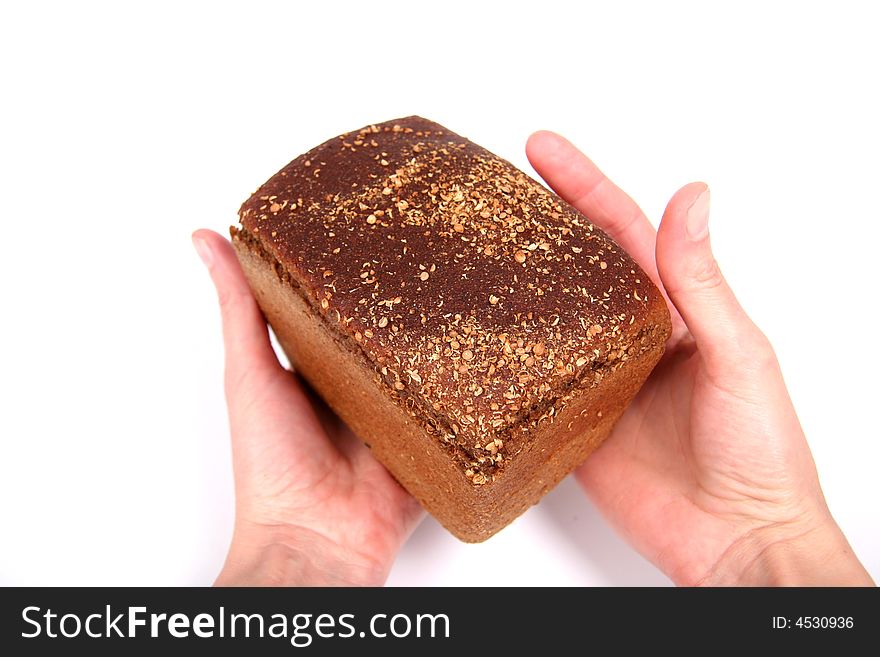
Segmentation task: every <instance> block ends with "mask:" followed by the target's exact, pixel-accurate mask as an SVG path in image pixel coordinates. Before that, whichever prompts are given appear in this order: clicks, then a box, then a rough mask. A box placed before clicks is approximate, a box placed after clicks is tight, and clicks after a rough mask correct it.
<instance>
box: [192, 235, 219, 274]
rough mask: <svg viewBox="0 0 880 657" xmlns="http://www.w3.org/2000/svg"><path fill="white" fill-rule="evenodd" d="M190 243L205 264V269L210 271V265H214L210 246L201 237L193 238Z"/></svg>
mask: <svg viewBox="0 0 880 657" xmlns="http://www.w3.org/2000/svg"><path fill="white" fill-rule="evenodd" d="M192 242H193V246H194V247H195V248H196V253H198V254H199V257H200V258H201V259H202V262H204V263H205V267H207V268H208V269H210V268H211V265H213V264H214V252H213V251H211V246H210V245H209V244H208V242H207V241H206V240H204V239H202V238H201V237H193V238H192Z"/></svg>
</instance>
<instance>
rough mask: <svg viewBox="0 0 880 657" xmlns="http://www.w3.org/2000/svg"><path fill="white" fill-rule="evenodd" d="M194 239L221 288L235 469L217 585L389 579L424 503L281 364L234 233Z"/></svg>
mask: <svg viewBox="0 0 880 657" xmlns="http://www.w3.org/2000/svg"><path fill="white" fill-rule="evenodd" d="M193 244H194V245H195V247H196V250H197V251H198V253H199V255H200V256H201V258H202V260H203V261H204V263H205V265H206V266H207V268H208V271H209V272H210V274H211V278H212V280H213V281H214V285H215V287H216V288H217V294H218V297H219V300H220V312H221V317H222V321H223V339H224V344H225V351H226V373H225V388H226V402H227V406H228V409H229V426H230V433H231V437H232V462H233V471H234V476H235V529H234V531H233V537H232V544H231V546H230V549H229V556H228V557H227V559H226V564H225V565H224V567H223V570H222V572H221V573H220V575H219V577H218V578H217V582H216V583H217V584H218V585H254V586H260V585H288V586H290V585H314V586H322V585H323V586H326V585H381V584H382V583H384V581H385V579H386V577H387V576H388V571H389V569H390V568H391V564H392V562H393V560H394V557H395V556H396V554H397V551H398V549H399V548H400V546H401V544H402V543H403V542H404V540H406V537H407V536H408V535H409V533H410V532H411V531H412V529H413V528H414V527H415V526H416V524H417V523H418V521H419V520H420V519H421V517H422V511H421V507H420V506H419V504H418V502H416V501H415V499H414V498H412V497H411V496H410V495H409V494H408V493H407V492H406V491H405V490H403V488H401V487H400V485H399V484H398V483H397V482H396V481H395V480H394V479H393V478H392V477H391V475H390V474H388V472H387V471H386V470H385V468H384V467H383V466H382V465H380V464H379V462H378V461H376V460H375V459H374V458H373V456H372V455H371V454H370V450H369V449H368V448H366V447H365V446H364V444H363V443H362V442H361V441H360V440H358V439H357V438H356V437H355V436H354V434H352V432H351V430H350V429H348V427H346V426H345V425H344V424H343V423H342V421H341V420H340V419H339V418H338V417H336V416H335V415H334V414H333V413H332V412H331V411H330V410H329V409H328V408H327V407H326V406H324V405H323V403H322V402H321V401H320V400H318V399H317V398H316V397H315V396H314V395H312V394H311V393H310V392H309V391H308V390H307V389H306V388H305V387H304V384H303V383H302V382H301V381H300V379H299V378H298V377H297V375H296V374H294V373H293V372H290V371H288V370H286V369H284V368H283V367H282V366H281V364H280V363H279V362H278V359H277V358H276V357H275V352H274V351H273V349H272V346H271V344H270V342H269V334H268V330H267V328H266V322H265V320H264V319H263V316H262V315H261V313H260V309H259V307H258V306H257V302H256V300H255V299H254V297H253V295H252V294H251V290H250V287H249V286H248V283H247V280H246V279H245V277H244V274H243V273H242V271H241V267H240V266H239V263H238V259H237V258H236V256H235V252H234V251H233V249H232V246H231V245H230V244H229V242H228V241H227V240H226V239H224V238H223V237H221V236H220V235H218V234H217V233H214V232H212V231H209V230H199V231H196V232H195V233H194V234H193Z"/></svg>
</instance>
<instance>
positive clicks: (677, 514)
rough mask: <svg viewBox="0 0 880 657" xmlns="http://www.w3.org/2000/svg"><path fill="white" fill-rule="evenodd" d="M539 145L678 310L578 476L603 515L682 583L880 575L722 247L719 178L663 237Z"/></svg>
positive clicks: (571, 154) (540, 158)
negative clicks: (842, 525) (827, 487)
mask: <svg viewBox="0 0 880 657" xmlns="http://www.w3.org/2000/svg"><path fill="white" fill-rule="evenodd" d="M526 152H527V154H528V157H529V160H530V161H531V163H532V165H533V166H534V168H535V170H536V171H537V172H538V173H539V174H540V175H541V176H542V177H543V178H544V180H545V181H547V183H548V184H549V185H550V186H551V187H552V188H553V189H555V190H556V191H557V193H559V195H560V196H562V197H563V198H564V199H566V200H567V201H569V202H570V203H571V204H572V205H574V206H575V207H576V208H578V209H579V210H580V211H581V212H583V213H584V214H585V215H586V216H587V217H588V218H590V220H592V221H593V222H595V224H596V225H597V226H599V227H600V228H602V229H603V230H604V231H605V232H606V233H608V234H609V235H611V237H613V238H614V239H615V240H616V241H617V242H618V243H619V244H620V245H621V246H622V247H623V248H624V249H626V250H627V251H628V252H629V253H630V254H631V255H632V256H633V257H634V258H635V259H636V261H638V263H639V264H640V265H641V266H642V268H643V269H644V270H645V272H647V273H648V275H649V276H651V278H652V279H653V280H654V282H655V283H656V284H657V287H658V288H659V289H660V290H661V291H662V292H663V293H664V296H665V297H666V299H667V303H668V305H669V308H670V312H671V314H672V323H673V331H672V336H671V337H670V339H669V342H668V343H667V345H666V353H665V355H664V356H663V358H662V360H661V361H660V363H659V364H658V365H657V368H656V369H655V370H654V372H653V373H652V375H651V376H650V378H649V379H648V381H647V382H646V383H645V385H644V387H643V388H642V390H641V391H640V392H639V394H638V396H637V397H636V398H635V400H634V401H633V403H632V404H631V406H630V407H629V408H628V409H627V411H626V412H625V413H624V415H623V417H622V418H621V419H620V421H619V422H618V423H617V425H616V427H615V429H614V431H613V433H612V435H611V436H610V437H609V438H608V440H607V441H606V442H605V443H604V444H603V445H602V446H601V447H600V448H599V449H598V450H596V452H595V453H594V454H593V455H592V456H591V457H590V458H589V459H587V461H586V462H585V463H584V465H582V466H581V467H580V469H579V470H578V472H577V477H578V479H579V481H580V483H581V484H582V485H583V487H584V489H585V490H586V491H587V493H588V494H589V496H590V497H591V498H592V500H593V501H594V502H595V504H596V505H597V507H598V508H599V509H600V511H601V512H602V513H603V514H604V515H605V516H606V517H607V518H608V519H609V521H610V522H611V523H612V524H613V525H614V526H615V527H616V528H617V530H618V531H620V532H621V533H622V534H623V536H624V538H626V540H627V541H629V542H630V543H631V544H632V545H633V546H634V547H635V548H636V549H637V550H638V551H639V552H641V553H642V554H643V555H644V556H645V557H646V558H647V559H649V560H650V561H651V562H653V563H654V564H655V565H656V566H658V567H659V568H660V569H661V570H662V571H663V572H664V573H666V574H667V575H668V576H669V577H670V578H671V579H672V580H673V581H674V582H676V583H678V584H684V585H696V584H760V585H766V584H800V585H820V584H835V585H847V584H853V585H856V584H863V585H870V584H872V583H873V582H872V581H871V578H870V576H869V575H868V573H867V572H866V571H865V569H864V568H863V567H862V566H861V564H860V563H859V561H858V559H856V557H855V555H854V554H853V553H852V550H851V549H850V547H849V545H848V544H847V541H846V539H845V538H844V536H843V534H842V533H841V531H840V529H839V528H838V527H837V525H836V523H835V522H834V520H833V519H832V517H831V514H830V512H829V511H828V507H827V506H826V504H825V499H824V497H823V495H822V491H821V489H820V487H819V480H818V477H817V474H816V466H815V464H814V463H813V459H812V456H811V454H810V449H809V447H808V446H807V442H806V439H805V437H804V434H803V431H802V429H801V427H800V424H799V422H798V418H797V415H796V413H795V410H794V407H793V406H792V403H791V399H790V398H789V395H788V391H787V390H786V387H785V383H784V381H783V378H782V373H781V371H780V369H779V364H778V362H777V360H776V356H775V354H774V352H773V349H772V347H771V346H770V343H769V342H768V340H767V338H766V337H765V336H764V335H763V334H762V333H761V331H760V330H758V328H757V327H756V326H755V325H754V324H753V323H752V321H751V320H750V319H749V318H748V317H747V316H746V314H745V312H744V311H743V310H742V308H741V307H740V305H739V303H738V302H737V300H736V298H735V297H734V295H733V292H732V291H731V289H730V288H729V287H728V285H727V283H726V282H725V280H724V277H723V276H722V275H721V271H720V270H719V268H718V266H717V264H716V262H715V259H714V257H713V255H712V251H711V248H710V244H709V232H708V215H709V190H708V188H707V187H706V185H704V184H703V183H691V184H689V185H686V186H685V187H683V188H682V189H680V190H679V191H678V192H677V193H676V194H675V195H674V196H673V197H672V200H671V201H670V202H669V205H668V206H667V208H666V212H665V213H664V215H663V219H662V221H661V223H660V229H659V231H655V230H654V228H653V227H652V226H651V224H650V223H649V222H648V219H647V218H646V217H645V215H644V213H642V211H641V210H640V209H639V207H638V206H637V205H636V203H635V202H634V201H633V200H632V199H631V198H629V197H628V196H627V195H626V194H625V193H624V192H623V191H622V190H620V189H619V188H617V187H616V186H615V185H614V184H613V183H612V182H611V181H610V180H609V179H608V178H606V177H605V176H604V175H603V174H602V172H601V171H599V169H598V168H597V167H596V166H595V165H594V164H593V163H592V162H591V161H590V160H589V159H588V158H587V157H586V156H585V155H583V154H582V153H580V152H579V151H578V150H577V149H576V148H575V147H574V146H573V145H572V144H571V143H569V142H568V141H566V140H565V139H564V138H562V137H560V136H559V135H556V134H554V133H550V132H538V133H535V134H534V135H532V136H531V138H530V139H529V141H528V144H527V146H526Z"/></svg>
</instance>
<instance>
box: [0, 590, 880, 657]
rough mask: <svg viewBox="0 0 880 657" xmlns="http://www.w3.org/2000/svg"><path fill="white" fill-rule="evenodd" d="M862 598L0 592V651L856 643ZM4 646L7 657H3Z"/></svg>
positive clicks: (824, 593)
mask: <svg viewBox="0 0 880 657" xmlns="http://www.w3.org/2000/svg"><path fill="white" fill-rule="evenodd" d="M878 616H880V595H878V593H877V590H876V589H701V590H698V589H634V588H633V589H545V588H541V589H539V588H529V589H524V588H517V589H512V588H511V589H489V588H470V589H426V588H421V589H208V588H192V589H171V588H139V589H121V588H82V589H74V588H64V589H56V588H9V589H0V652H2V653H3V654H7V655H9V654H41V655H42V654H54V653H55V652H56V651H57V652H58V653H60V652H61V651H68V650H70V649H79V648H82V649H84V650H85V651H87V653H86V654H91V655H100V654H113V655H117V654H125V653H128V652H134V651H138V652H139V651H140V650H141V649H146V650H149V651H150V652H155V651H160V650H161V651H162V653H163V654H177V652H179V653H180V654H192V653H193V651H194V650H196V651H199V653H198V654H201V651H202V650H214V649H223V648H225V647H227V645H226V644H228V647H230V648H235V649H239V650H241V649H243V650H246V651H248V652H249V653H250V652H251V651H253V652H256V653H258V654H291V653H297V652H301V651H305V652H306V653H310V654H317V655H321V654H340V653H345V652H348V651H353V650H363V649H367V650H371V649H374V648H375V649H377V650H381V651H382V653H383V654H398V653H400V654H403V653H404V652H406V653H408V654H409V653H411V652H412V651H413V650H417V651H419V653H423V654H434V653H438V654H439V653H441V652H442V653H446V652H447V651H449V650H458V649H464V650H466V654H473V653H476V652H479V651H481V650H482V649H491V650H493V651H498V650H510V651H514V654H519V653H520V651H525V650H537V649H540V650H544V651H546V650H566V649H569V648H581V649H583V650H585V651H587V650H591V649H596V648H598V647H599V646H604V645H608V641H611V642H613V643H612V645H613V646H614V648H615V650H621V649H622V650H626V649H627V648H630V647H631V648H643V647H644V646H645V645H646V642H647V643H648V645H650V646H654V647H657V648H662V647H671V648H675V649H676V650H678V651H682V650H683V651H685V652H690V651H691V650H693V651H694V652H701V653H702V652H708V651H713V652H714V651H715V650H717V649H718V648H722V647H723V648H724V649H732V648H736V647H737V646H742V647H748V648H752V649H754V648H756V647H767V648H793V647H796V646H800V645H807V644H809V646H810V647H811V648H814V649H815V648H817V647H820V646H823V645H827V646H828V647H834V648H838V649H839V648H846V647H848V646H853V647H855V646H865V645H870V644H866V643H865V641H866V640H867V641H870V640H871V639H872V638H873V639H877V638H880V631H878V621H880V618H878ZM8 649H12V652H9V650H8Z"/></svg>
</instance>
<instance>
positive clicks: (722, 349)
mask: <svg viewBox="0 0 880 657" xmlns="http://www.w3.org/2000/svg"><path fill="white" fill-rule="evenodd" d="M656 258H657V267H658V270H659V273H660V279H661V280H662V282H663V287H664V288H665V289H666V293H667V294H668V295H669V298H670V300H671V301H672V303H673V304H675V307H676V309H677V310H678V312H679V314H680V315H681V316H682V319H684V321H685V323H686V324H687V327H688V329H689V330H690V332H691V335H693V336H694V339H695V340H696V342H697V347H698V349H699V350H700V353H701V354H702V355H703V357H704V358H705V359H706V362H707V364H708V365H709V366H710V367H712V366H713V365H715V366H720V367H721V368H724V369H727V368H728V367H729V366H730V365H731V364H732V362H733V360H732V359H736V360H740V358H739V356H738V354H742V353H744V351H746V352H747V351H750V350H751V348H752V347H754V348H758V347H761V348H763V344H764V343H765V342H766V338H765V337H764V335H763V334H762V333H761V332H760V331H759V330H758V328H757V326H755V325H754V324H753V323H752V321H751V320H750V319H749V317H748V315H746V313H745V311H744V310H743V309H742V307H741V306H740V305H739V302H738V301H737V299H736V297H735V296H734V294H733V290H731V289H730V286H729V285H728V284H727V281H726V280H725V279H724V276H723V275H722V274H721V270H720V269H719V267H718V263H717V262H716V261H715V256H714V255H712V247H711V245H710V243H709V188H708V187H707V186H706V185H705V184H704V183H690V184H688V185H685V186H684V187H682V188H681V189H680V190H678V192H676V193H675V195H674V196H673V197H672V200H670V201H669V205H667V206H666V212H664V213H663V219H662V221H661V222H660V228H659V230H658V233H657V251H656ZM716 371H722V370H720V369H717V368H716Z"/></svg>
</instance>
